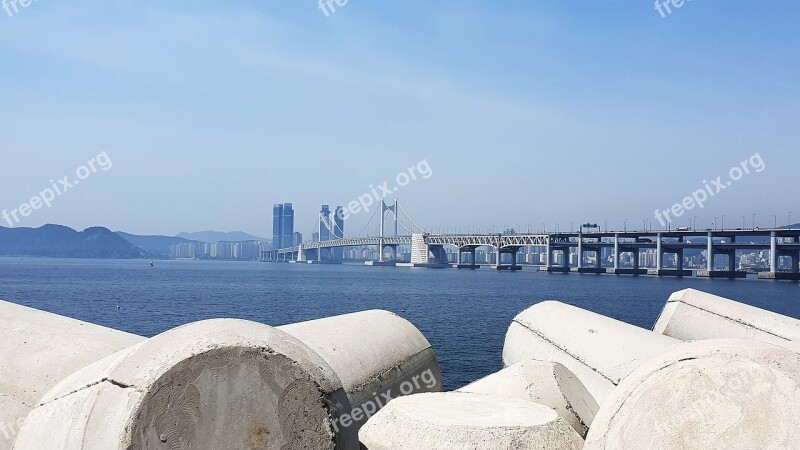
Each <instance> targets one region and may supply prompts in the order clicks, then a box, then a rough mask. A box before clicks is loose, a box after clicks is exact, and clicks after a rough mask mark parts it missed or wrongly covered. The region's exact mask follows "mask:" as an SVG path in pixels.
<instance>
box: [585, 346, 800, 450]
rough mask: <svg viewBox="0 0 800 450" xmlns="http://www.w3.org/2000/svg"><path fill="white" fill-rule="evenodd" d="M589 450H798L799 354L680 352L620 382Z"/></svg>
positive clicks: (745, 349) (766, 349) (740, 349)
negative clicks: (658, 449)
mask: <svg viewBox="0 0 800 450" xmlns="http://www.w3.org/2000/svg"><path fill="white" fill-rule="evenodd" d="M585 448H586V449H620V448H637V449H638V448H642V449H644V448H665V449H667V448H669V449H671V448H680V449H698V450H699V449H709V448H725V449H790V448H792V449H796V448H800V353H797V352H793V351H791V350H787V349H785V348H782V347H778V346H775V345H772V344H767V343H763V342H757V341H750V340H739V339H712V340H705V341H695V342H691V343H684V344H681V345H679V346H677V347H674V348H673V349H671V350H669V351H667V352H665V353H662V354H661V355H658V356H656V357H655V358H653V359H651V360H650V361H648V362H646V363H645V364H642V365H641V366H640V367H639V368H638V369H636V370H635V371H634V372H632V373H631V374H630V375H629V376H628V377H627V378H625V380H623V381H622V383H620V385H619V386H618V387H617V389H616V390H615V391H614V393H613V394H612V395H611V396H610V397H609V398H608V400H607V401H606V403H605V404H603V405H601V407H600V411H599V412H598V414H597V416H596V417H595V420H594V423H593V424H592V427H591V429H590V430H589V435H588V436H587V439H586V447H585Z"/></svg>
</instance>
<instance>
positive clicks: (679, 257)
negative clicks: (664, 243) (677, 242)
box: [675, 248, 683, 270]
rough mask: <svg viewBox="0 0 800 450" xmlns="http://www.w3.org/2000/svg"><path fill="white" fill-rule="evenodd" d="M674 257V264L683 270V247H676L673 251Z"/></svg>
mask: <svg viewBox="0 0 800 450" xmlns="http://www.w3.org/2000/svg"><path fill="white" fill-rule="evenodd" d="M675 259H676V261H675V262H676V265H677V266H678V270H683V249H682V248H681V249H678V250H677V251H676V252H675Z"/></svg>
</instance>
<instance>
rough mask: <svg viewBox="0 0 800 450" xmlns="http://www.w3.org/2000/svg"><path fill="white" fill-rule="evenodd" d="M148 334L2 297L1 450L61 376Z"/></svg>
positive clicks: (63, 376) (0, 340)
mask: <svg viewBox="0 0 800 450" xmlns="http://www.w3.org/2000/svg"><path fill="white" fill-rule="evenodd" d="M144 340H145V338H143V337H140V336H135V335H132V334H128V333H124V332H122V331H117V330H112V329H110V328H105V327H101V326H98V325H94V324H91V323H86V322H82V321H79V320H75V319H70V318H68V317H63V316H59V315H56V314H50V313H47V312H44V311H39V310H36V309H32V308H27V307H25V306H20V305H17V304H14V303H8V302H4V301H0V450H10V449H11V448H12V446H13V444H14V440H15V439H16V436H17V435H18V434H19V431H20V429H21V428H22V424H23V422H24V421H25V418H26V417H27V415H28V414H29V413H30V411H31V410H32V409H33V407H34V406H36V405H37V404H38V402H39V399H41V398H42V396H43V395H44V394H45V393H47V391H49V390H50V389H51V388H53V387H54V386H55V385H56V384H58V383H59V382H60V381H61V380H62V379H64V378H65V377H67V376H68V375H70V374H72V373H73V372H75V371H77V370H79V369H81V368H82V367H85V366H87V365H89V364H91V363H93V362H95V361H97V360H100V359H102V358H105V357H106V356H109V355H111V354H114V353H116V352H118V351H120V350H122V349H125V348H128V347H130V346H132V345H135V344H138V343H140V342H142V341H144Z"/></svg>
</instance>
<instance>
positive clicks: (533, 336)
mask: <svg viewBox="0 0 800 450" xmlns="http://www.w3.org/2000/svg"><path fill="white" fill-rule="evenodd" d="M678 343H680V341H679V340H677V339H673V338H670V337H667V336H664V335H661V334H658V333H654V332H652V331H650V330H644V329H642V328H639V327H636V326H633V325H630V324H627V323H624V322H621V321H618V320H614V319H611V318H608V317H605V316H601V315H599V314H595V313H592V312H589V311H586V310H583V309H580V308H576V307H574V306H570V305H566V304H564V303H560V302H556V301H545V302H542V303H538V304H536V305H533V306H531V307H530V308H528V309H526V310H525V311H523V312H521V313H520V314H519V315H517V317H515V318H514V320H513V322H512V323H511V326H510V327H509V328H508V332H507V334H506V340H505V345H504V347H503V364H504V366H506V367H508V366H510V365H513V364H516V363H518V362H520V361H525V360H530V359H534V360H539V361H550V362H557V363H560V364H563V365H564V366H565V367H566V368H567V369H569V370H570V371H571V372H572V373H574V374H575V376H577V377H578V379H579V380H580V381H581V383H583V385H584V386H586V389H587V390H588V391H589V393H591V394H592V396H593V397H594V399H595V400H596V401H597V403H598V404H599V405H601V406H602V404H603V402H604V401H605V399H606V398H607V397H608V395H609V394H610V393H611V391H613V390H614V387H615V386H616V385H617V384H619V382H620V380H622V379H623V378H625V376H627V375H628V374H629V373H631V372H632V371H633V370H634V369H636V368H637V367H638V366H639V365H640V364H641V363H642V362H644V361H646V360H647V359H649V358H650V357H652V356H654V355H657V354H658V353H661V352H663V351H664V350H666V349H668V348H669V347H671V346H674V345H677V344H678Z"/></svg>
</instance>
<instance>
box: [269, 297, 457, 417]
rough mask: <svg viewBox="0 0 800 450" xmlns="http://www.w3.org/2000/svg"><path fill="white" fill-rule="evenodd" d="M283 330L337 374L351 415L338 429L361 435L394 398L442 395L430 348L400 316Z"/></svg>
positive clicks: (357, 316) (376, 314) (373, 314)
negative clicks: (417, 394) (351, 429)
mask: <svg viewBox="0 0 800 450" xmlns="http://www.w3.org/2000/svg"><path fill="white" fill-rule="evenodd" d="M279 329H280V330H282V331H284V332H286V333H288V334H289V335H291V336H294V337H295V338H297V339H299V340H300V341H302V342H303V343H305V344H306V345H308V346H309V347H311V349H312V350H314V352H316V353H317V354H318V355H320V356H321V357H322V359H324V360H325V362H327V363H328V364H329V365H330V366H331V367H332V368H333V370H334V371H335V372H336V373H337V374H338V375H339V378H340V379H341V381H342V386H343V387H344V390H345V392H346V393H347V398H348V399H349V401H350V405H351V407H352V410H351V412H350V413H346V414H345V415H344V416H343V417H342V418H341V422H337V423H336V424H335V426H336V428H340V427H353V428H354V429H355V431H356V432H357V431H358V429H359V428H361V426H362V425H363V424H364V423H366V421H367V420H368V419H369V418H370V417H371V416H372V415H373V414H375V413H376V412H378V411H379V410H380V409H381V407H383V406H385V405H386V403H388V402H389V400H391V399H394V398H397V397H401V396H404V395H409V394H412V393H421V392H440V391H441V390H442V374H441V372H440V370H439V363H438V362H437V360H436V355H435V354H434V352H433V349H432V348H431V345H430V343H429V342H428V340H427V339H425V336H423V335H422V333H420V331H419V330H418V329H417V328H416V327H415V326H414V325H412V324H411V323H410V322H408V321H407V320H405V319H403V318H401V317H400V316H397V315H396V314H393V313H390V312H387V311H377V310H374V311H364V312H358V313H354V314H346V315H342V316H336V317H329V318H324V319H319V320H312V321H309V322H302V323H297V324H292V325H286V326H282V327H279Z"/></svg>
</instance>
